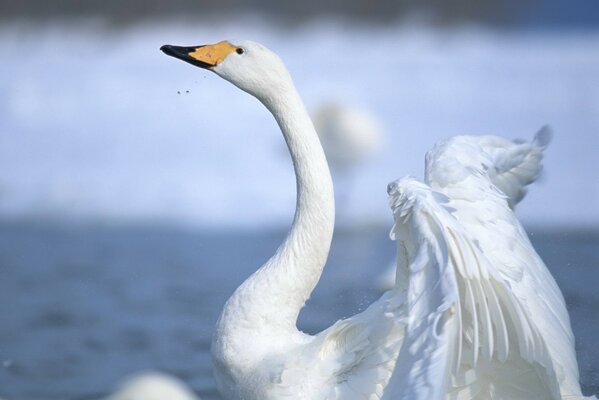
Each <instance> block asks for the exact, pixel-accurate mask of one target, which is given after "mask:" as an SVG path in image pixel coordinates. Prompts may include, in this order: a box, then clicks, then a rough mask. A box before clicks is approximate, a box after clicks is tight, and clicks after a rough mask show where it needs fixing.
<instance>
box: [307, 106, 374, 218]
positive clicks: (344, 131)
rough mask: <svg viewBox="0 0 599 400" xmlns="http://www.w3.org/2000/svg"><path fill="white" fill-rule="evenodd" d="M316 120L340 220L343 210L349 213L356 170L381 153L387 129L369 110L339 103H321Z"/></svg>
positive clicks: (315, 125)
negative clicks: (329, 170) (330, 172)
mask: <svg viewBox="0 0 599 400" xmlns="http://www.w3.org/2000/svg"><path fill="white" fill-rule="evenodd" d="M312 119H313V121H314V128H315V129H316V133H318V138H319V139H320V143H321V145H322V148H323V150H324V153H325V155H326V157H327V161H328V163H329V166H330V167H331V169H332V170H333V178H335V179H334V180H335V184H336V189H337V190H336V192H337V216H338V217H339V216H340V211H344V210H347V206H348V202H349V194H350V191H351V187H352V186H353V185H352V183H353V174H352V172H353V169H354V168H355V167H356V166H357V165H358V164H359V163H360V162H362V161H365V160H367V159H369V158H371V157H373V156H374V155H375V154H377V153H379V152H380V151H381V148H382V142H383V129H382V126H381V124H380V123H379V121H378V120H377V119H376V118H375V116H374V115H372V114H371V113H369V112H368V111H367V110H365V109H363V108H360V107H357V106H352V105H348V104H346V103H342V102H339V101H330V102H326V103H323V104H321V105H320V106H319V107H318V108H317V109H316V111H315V112H314V113H313V118H312ZM343 214H345V213H343ZM343 214H341V215H343Z"/></svg>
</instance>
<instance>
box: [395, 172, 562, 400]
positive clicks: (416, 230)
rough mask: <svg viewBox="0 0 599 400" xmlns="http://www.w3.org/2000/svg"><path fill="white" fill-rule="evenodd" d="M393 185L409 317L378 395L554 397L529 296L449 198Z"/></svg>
mask: <svg viewBox="0 0 599 400" xmlns="http://www.w3.org/2000/svg"><path fill="white" fill-rule="evenodd" d="M390 192H391V205H392V208H393V210H394V215H395V218H396V223H395V226H394V228H393V232H394V236H395V237H396V238H397V239H398V240H400V241H402V242H403V246H404V248H405V249H406V250H407V253H408V255H407V259H408V260H409V278H408V285H407V304H408V310H409V316H408V321H409V322H408V324H407V326H406V333H405V337H404V344H403V346H402V350H401V352H400V354H399V357H398V361H397V366H396V370H395V372H394V375H393V378H392V379H391V381H390V386H389V389H388V392H389V393H390V394H389V395H388V394H387V392H386V393H385V396H387V397H384V398H389V399H391V398H393V399H395V398H399V399H425V398H426V399H428V398H433V399H434V398H443V396H442V395H440V396H441V397H436V396H438V395H439V393H446V392H448V393H452V395H451V396H454V395H455V398H457V399H475V398H488V399H500V398H506V397H505V395H506V394H507V393H512V394H514V396H516V397H511V398H512V399H514V400H515V399H528V398H544V399H557V398H559V388H558V386H557V384H556V382H557V378H556V375H555V370H554V365H553V364H552V361H551V358H550V357H549V356H548V354H549V353H548V349H547V346H546V344H545V342H544V340H543V337H542V335H541V334H540V332H539V329H538V327H537V326H536V325H535V324H534V323H533V322H532V319H531V318H532V317H531V315H530V314H529V313H528V312H527V310H526V307H525V303H526V302H525V301H523V300H522V299H521V298H519V297H518V296H516V295H515V294H514V292H513V291H512V286H511V282H510V281H509V280H508V279H506V278H505V276H504V275H503V274H502V273H501V271H500V270H499V269H497V268H496V266H495V264H493V262H492V261H491V260H490V259H489V258H488V257H487V255H486V254H485V252H484V251H483V250H482V249H481V247H480V244H479V242H478V240H475V239H474V238H473V237H472V236H471V235H470V233H469V231H468V230H467V229H465V228H464V226H462V224H461V221H459V220H457V219H456V218H455V216H454V214H455V213H456V209H455V208H454V205H455V204H454V202H453V201H451V200H449V201H446V200H444V197H443V196H439V195H435V192H434V191H433V190H432V189H430V188H429V187H427V186H426V185H424V184H421V183H418V182H416V181H414V180H413V179H410V178H407V179H405V178H404V179H402V180H400V181H398V182H395V183H394V184H392V185H390ZM446 197H447V198H449V197H448V196H446ZM440 199H443V200H441V201H440ZM504 204H505V202H504ZM406 226H407V227H408V228H406ZM438 321H443V323H442V324H439V322H438ZM433 332H434V334H433ZM508 365H513V366H514V368H513V369H510V368H506V367H507V366H508ZM493 371H495V372H497V371H501V374H502V377H501V378H497V377H496V376H495V375H494V374H495V372H493ZM518 373H521V374H525V375H527V376H530V379H529V380H528V382H530V383H531V384H530V385H526V384H523V383H522V382H521V381H519V380H517V379H516V378H515V377H516V375H517V374H518ZM449 377H451V383H450V384H449V386H448V378H449ZM512 381H513V382H514V383H513V384H512ZM516 394H517V395H516ZM477 396H479V397H477ZM496 396H497V397H496ZM502 396H503V397H502ZM451 398H454V397H451ZM508 398H510V397H508Z"/></svg>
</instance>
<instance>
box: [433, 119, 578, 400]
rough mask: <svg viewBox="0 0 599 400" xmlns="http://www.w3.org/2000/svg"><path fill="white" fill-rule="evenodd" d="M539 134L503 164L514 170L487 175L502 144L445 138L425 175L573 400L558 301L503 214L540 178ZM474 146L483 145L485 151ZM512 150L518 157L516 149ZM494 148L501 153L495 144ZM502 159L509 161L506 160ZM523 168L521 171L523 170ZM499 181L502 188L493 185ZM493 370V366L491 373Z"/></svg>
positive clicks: (572, 371)
mask: <svg viewBox="0 0 599 400" xmlns="http://www.w3.org/2000/svg"><path fill="white" fill-rule="evenodd" d="M545 132H546V131H541V132H540V133H539V134H537V136H536V139H535V140H534V141H533V143H532V144H527V146H529V148H531V149H532V150H531V151H528V152H527V151H524V154H525V155H524V156H523V157H519V158H517V157H516V158H515V159H517V160H518V159H519V160H521V162H513V163H511V164H510V163H509V162H508V161H505V162H504V164H503V165H515V167H511V168H508V167H504V168H499V169H497V170H498V171H508V172H507V173H506V172H503V173H495V172H494V171H495V170H496V168H495V167H493V165H495V164H493V163H494V161H493V159H499V156H497V155H496V156H494V158H493V157H492V156H491V155H490V154H492V151H491V150H489V149H490V148H491V147H490V145H489V144H488V143H491V142H492V143H501V141H502V140H501V139H499V138H493V139H480V140H478V141H477V140H476V139H473V138H471V137H456V138H452V139H450V140H449V141H447V142H445V143H442V144H440V145H438V146H436V147H435V148H434V149H433V150H432V151H431V152H429V154H427V166H426V167H427V171H426V175H427V179H428V181H429V184H430V185H431V187H432V188H433V189H434V190H436V191H438V192H441V193H443V194H444V195H446V196H447V198H448V204H447V206H448V207H450V208H451V209H452V210H453V211H452V215H453V216H454V217H455V219H457V220H458V221H459V222H460V224H461V226H462V227H463V229H464V231H465V232H466V233H467V234H468V235H469V237H472V238H475V239H476V241H477V247H478V248H479V249H480V251H481V252H482V253H483V254H484V256H485V258H486V259H487V260H488V261H489V263H490V265H492V266H493V267H494V268H495V270H496V271H497V272H498V274H499V278H501V279H502V280H503V281H504V282H505V283H506V285H507V286H508V287H509V292H510V293H511V295H512V296H513V297H514V298H515V299H516V300H517V301H518V303H519V304H520V306H521V308H522V310H523V312H524V313H525V314H526V316H527V318H528V319H529V320H530V321H531V324H532V325H533V326H534V327H535V329H536V330H537V331H539V332H543V335H542V339H543V342H544V345H545V348H546V349H547V351H548V353H549V357H550V359H551V364H552V365H553V367H552V368H553V370H554V372H555V374H556V377H557V382H558V384H559V389H560V391H561V393H562V396H573V397H579V396H581V394H580V386H579V383H578V366H577V362H576V355H575V351H574V337H573V335H572V330H571V328H570V319H569V316H568V312H567V310H566V306H565V302H564V299H563V296H562V294H561V291H560V290H559V288H558V286H557V284H556V283H555V281H554V279H553V277H552V276H551V274H550V273H549V271H548V270H547V268H546V267H545V264H544V263H543V261H542V260H541V259H540V257H539V256H538V255H537V253H536V252H535V250H534V248H533V247H532V245H531V243H530V241H529V240H528V236H527V235H526V232H525V231H524V229H523V228H522V226H521V225H520V223H519V221H518V220H517V218H516V217H515V215H514V213H513V210H512V209H511V208H510V206H513V204H514V202H515V201H516V200H517V198H518V196H519V195H518V194H519V193H520V194H521V193H524V192H523V190H524V189H525V187H524V186H523V183H526V182H529V181H530V180H532V179H534V176H535V175H536V174H537V173H538V171H539V168H540V155H539V154H538V151H539V150H538V149H542V148H544V147H545V145H546V144H547V141H548V134H547V133H545ZM479 142H485V143H487V145H486V147H484V146H482V145H480V144H479ZM506 142H507V141H506ZM514 146H516V147H513V149H516V150H517V149H518V146H519V144H517V143H516V144H515V145H514ZM530 146H532V147H530ZM535 147H536V148H537V150H534V149H535ZM495 148H498V149H500V148H502V147H501V146H500V145H495ZM507 148H508V149H509V146H508V147H507ZM516 150H514V151H515V152H516V154H518V151H516ZM502 151H503V150H502ZM498 154H502V152H501V151H499V152H498ZM505 154H511V153H510V152H507V153H505ZM504 159H505V160H509V157H504ZM522 160H523V161H522ZM527 160H529V161H527ZM535 160H536V161H535ZM529 163H532V164H529ZM526 165H528V167H526V168H523V166H526ZM490 166H491V167H490ZM514 171H528V172H527V173H524V172H520V173H516V172H514ZM498 176H500V177H501V178H502V179H503V181H501V180H498ZM502 187H503V189H502ZM505 188H512V189H505ZM510 190H512V191H511V192H510ZM504 191H507V192H509V193H515V195H514V194H512V195H511V196H516V197H510V198H507V201H506V196H507V195H506V193H507V192H504ZM499 367H500V365H499V364H497V365H495V366H494V368H495V369H497V368H499ZM508 372H509V371H508Z"/></svg>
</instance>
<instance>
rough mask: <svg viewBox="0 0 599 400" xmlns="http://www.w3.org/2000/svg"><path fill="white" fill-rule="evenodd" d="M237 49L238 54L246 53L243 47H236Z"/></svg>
mask: <svg viewBox="0 0 599 400" xmlns="http://www.w3.org/2000/svg"><path fill="white" fill-rule="evenodd" d="M235 51H236V52H237V54H243V53H245V51H244V50H243V49H242V48H241V47H238V48H236V49H235Z"/></svg>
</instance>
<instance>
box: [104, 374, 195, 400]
mask: <svg viewBox="0 0 599 400" xmlns="http://www.w3.org/2000/svg"><path fill="white" fill-rule="evenodd" d="M105 400H200V398H199V397H197V396H196V395H195V394H194V393H193V392H192V391H191V390H190V389H189V388H188V387H187V386H185V384H184V383H183V382H181V381H180V380H178V379H177V378H175V377H174V376H171V375H167V374H165V373H162V372H156V371H147V372H140V373H138V374H135V375H133V376H131V377H129V378H127V379H125V380H124V381H123V383H121V384H120V385H119V387H118V388H117V390H116V391H115V392H114V394H112V395H110V396H109V397H107V398H106V399H105Z"/></svg>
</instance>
